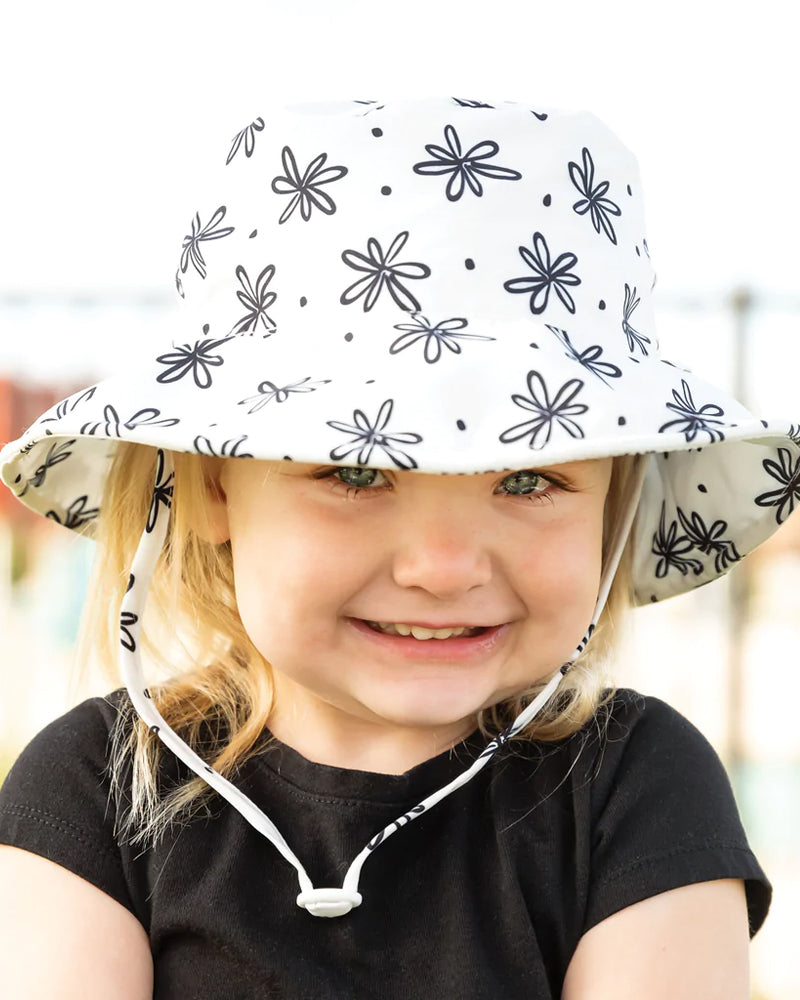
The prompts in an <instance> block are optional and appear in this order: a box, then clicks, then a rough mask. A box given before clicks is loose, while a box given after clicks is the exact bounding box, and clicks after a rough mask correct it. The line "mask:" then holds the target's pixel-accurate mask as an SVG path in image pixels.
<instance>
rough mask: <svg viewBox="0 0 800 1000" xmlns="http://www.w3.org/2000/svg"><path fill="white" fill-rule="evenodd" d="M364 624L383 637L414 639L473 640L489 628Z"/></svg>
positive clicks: (395, 623)
mask: <svg viewBox="0 0 800 1000" xmlns="http://www.w3.org/2000/svg"><path fill="white" fill-rule="evenodd" d="M364 624H365V625H366V626H367V627H368V628H371V629H372V631H373V632H380V633H382V634H383V635H396V636H402V637H404V638H407V637H409V636H410V637H411V638H413V639H421V640H423V641H424V640H427V639H438V640H442V639H472V638H474V637H475V636H478V635H483V634H484V632H486V631H487V630H488V628H489V626H486V625H479V626H468V625H451V626H448V627H446V628H425V627H424V626H423V625H406V624H404V623H403V622H373V621H368V620H366V619H365V620H364Z"/></svg>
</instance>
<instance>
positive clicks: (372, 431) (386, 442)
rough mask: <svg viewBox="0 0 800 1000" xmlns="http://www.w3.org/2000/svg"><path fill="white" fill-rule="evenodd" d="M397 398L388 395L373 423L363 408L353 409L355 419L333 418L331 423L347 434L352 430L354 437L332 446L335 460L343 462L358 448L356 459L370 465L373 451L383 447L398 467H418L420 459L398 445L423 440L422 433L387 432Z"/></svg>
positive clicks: (362, 463)
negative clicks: (339, 419)
mask: <svg viewBox="0 0 800 1000" xmlns="http://www.w3.org/2000/svg"><path fill="white" fill-rule="evenodd" d="M393 409H394V400H393V399H387V400H385V401H384V402H383V403H382V404H381V408H380V410H378V415H377V417H376V418H375V422H374V423H370V421H369V418H368V417H367V415H366V414H365V413H364V411H363V410H354V411H353V421H354V422H353V423H352V424H344V423H341V422H340V421H338V420H329V421H328V422H327V423H328V427H332V428H333V429H334V430H335V431H341V432H342V433H343V434H349V435H350V440H349V441H347V442H345V443H344V444H340V445H337V446H336V447H335V448H333V449H331V453H330V455H331V458H332V459H333V461H334V462H341V461H343V460H344V459H345V458H348V457H349V456H350V455H352V454H353V453H354V452H357V453H358V454H357V457H356V459H355V461H356V462H357V463H358V465H368V464H369V461H370V457H371V456H372V452H373V451H374V450H375V449H376V448H378V449H379V450H380V451H382V452H383V453H384V454H385V455H386V456H387V457H388V458H389V459H390V460H391V461H392V462H393V463H394V464H395V465H396V466H397V467H398V469H416V467H417V463H416V461H415V460H414V459H413V458H412V457H411V456H410V455H406V454H405V452H402V451H400V450H399V448H396V447H395V445H398V444H419V442H420V441H421V440H422V436H421V435H420V434H413V433H410V432H402V433H399V434H398V433H392V434H387V433H386V425H387V424H388V423H389V420H390V419H391V416H392V410H393Z"/></svg>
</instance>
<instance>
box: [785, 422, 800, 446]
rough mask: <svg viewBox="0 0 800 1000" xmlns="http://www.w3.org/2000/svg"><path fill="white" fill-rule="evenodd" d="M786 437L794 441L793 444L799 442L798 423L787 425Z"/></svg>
mask: <svg viewBox="0 0 800 1000" xmlns="http://www.w3.org/2000/svg"><path fill="white" fill-rule="evenodd" d="M787 436H788V438H789V440H790V441H794V443H795V444H800V424H792V425H791V426H790V427H789V433H788V435H787Z"/></svg>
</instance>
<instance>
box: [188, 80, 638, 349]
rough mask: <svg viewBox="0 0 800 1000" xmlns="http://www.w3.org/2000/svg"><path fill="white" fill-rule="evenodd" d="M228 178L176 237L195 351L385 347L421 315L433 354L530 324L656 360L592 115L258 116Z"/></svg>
mask: <svg viewBox="0 0 800 1000" xmlns="http://www.w3.org/2000/svg"><path fill="white" fill-rule="evenodd" d="M223 161H224V165H223ZM220 165H221V169H220V170H219V171H218V172H217V173H216V175H213V176H212V177H211V178H209V183H208V190H207V193H206V194H205V195H204V196H203V198H202V204H198V205H197V206H196V210H195V213H194V215H193V216H192V219H191V223H190V226H189V227H187V230H186V232H185V233H184V238H183V241H182V248H181V256H180V264H179V267H178V270H177V273H176V283H177V286H178V289H179V291H180V294H181V296H182V297H183V298H184V305H185V310H184V312H185V321H184V322H185V325H184V330H185V331H186V336H187V337H199V336H201V335H204V336H208V337H211V338H220V337H227V336H229V335H233V336H248V337H251V336H252V337H261V338H264V339H266V338H267V337H269V336H272V335H274V334H280V333H281V331H282V330H284V329H288V330H291V335H292V336H293V337H295V338H297V337H302V338H303V340H304V341H305V343H306V349H307V350H313V351H314V352H315V353H317V352H320V351H321V352H322V354H323V355H327V354H328V353H329V352H330V351H331V350H337V351H338V350H339V349H341V342H342V339H343V338H344V337H345V336H347V335H348V334H350V335H351V336H350V340H349V342H352V341H353V340H354V339H356V337H357V336H358V335H359V331H369V333H368V335H369V336H371V337H376V338H379V340H380V343H381V346H382V347H383V350H384V351H385V352H388V351H389V350H390V348H391V346H392V344H393V343H394V342H395V341H397V340H398V339H402V338H401V337H400V334H398V332H397V331H396V330H395V324H400V323H403V322H404V320H405V321H407V317H404V316H403V313H418V314H420V317H421V318H420V319H419V320H418V323H419V324H420V331H421V333H422V334H423V339H424V335H425V329H426V327H427V329H428V330H433V331H437V330H438V334H437V333H434V334H430V335H428V337H427V341H426V343H425V347H427V348H428V349H429V350H428V356H429V357H430V356H431V354H435V353H436V352H437V344H438V345H439V349H440V350H441V348H442V346H443V345H444V346H446V344H447V336H446V334H447V333H448V331H451V332H452V333H453V334H457V333H458V332H459V331H461V333H462V334H470V333H475V334H478V335H484V336H491V335H492V329H494V331H495V333H496V332H497V330H500V329H503V328H505V327H507V326H508V325H510V326H511V327H514V326H525V325H527V324H529V323H530V320H531V318H532V317H535V318H541V320H543V321H544V322H545V323H547V324H550V325H552V326H555V327H556V328H557V329H559V330H564V331H566V333H567V337H568V338H569V339H570V340H571V342H572V343H574V344H578V345H580V346H581V349H584V348H586V347H589V346H591V345H599V346H602V347H604V348H606V349H610V350H611V351H612V352H616V353H617V354H618V355H622V354H625V353H626V351H632V352H633V353H635V354H637V355H638V356H639V358H640V359H644V358H652V357H653V356H654V355H655V353H656V350H657V344H656V339H655V335H654V328H653V320H652V310H651V303H650V297H651V289H652V286H653V283H654V275H653V270H652V266H651V263H650V258H649V255H648V252H647V242H646V239H645V235H644V234H645V230H644V218H643V207H642V198H641V187H640V183H639V172H638V166H637V164H636V160H635V158H634V157H633V155H632V154H631V153H630V152H629V150H628V149H627V148H626V147H625V146H624V145H623V144H622V143H621V142H620V141H619V140H618V139H617V137H616V136H615V135H614V134H613V133H612V132H611V131H610V130H609V129H608V128H607V127H606V126H605V125H603V124H602V123H601V122H600V121H599V120H598V119H597V118H595V117H594V116H593V115H590V114H587V113H582V112H578V113H576V112H563V111H554V110H549V109H548V110H546V111H545V110H541V109H538V108H536V109H534V108H530V107H527V106H524V105H521V104H516V103H510V102H504V103H500V104H494V105H488V104H486V103H483V102H476V101H465V100H461V99H455V98H442V99H430V100H418V101H393V102H383V103H377V102H357V101H352V102H330V103H321V104H320V103H317V104H307V105H299V106H295V107H292V108H288V109H275V110H269V109H265V111H264V114H263V115H262V116H260V117H258V118H256V119H254V120H253V121H252V122H251V123H249V124H248V125H246V126H245V127H244V128H242V129H241V130H240V131H239V132H238V133H237V134H236V135H235V137H234V138H233V141H232V143H231V144H230V146H229V147H228V148H226V149H225V151H224V154H222V152H221V154H220ZM459 320H463V321H465V323H464V325H461V326H458V325H456V322H457V321H459ZM476 323H477V324H478V326H479V327H480V329H477V328H474V327H475V324H476ZM440 324H449V325H445V326H444V327H443V328H442V327H441V326H440ZM578 331H580V333H578ZM413 332H414V331H413V330H407V331H401V333H407V334H409V336H408V337H407V338H406V340H409V341H410V340H411V334H413ZM570 334H573V336H572V337H571V338H570ZM522 335H523V336H524V334H522ZM554 336H558V334H554ZM359 340H361V338H360V337H359ZM459 340H460V345H459V346H461V348H462V349H463V350H465V351H466V348H467V340H468V337H466V336H462V337H461V338H458V337H456V336H453V337H452V338H451V344H458V343H459ZM362 346H363V342H362ZM470 346H472V345H470ZM358 349H359V348H358V346H357V345H356V346H355V347H354V348H351V350H350V353H351V354H353V353H355V352H356V351H357V350H358ZM403 349H404V348H403V345H402V343H401V344H400V345H399V348H398V353H399V352H401V351H402V350H403ZM476 357H477V352H476ZM376 360H377V359H376ZM385 363H386V359H385V358H384V359H383V364H385ZM482 363H483V362H482Z"/></svg>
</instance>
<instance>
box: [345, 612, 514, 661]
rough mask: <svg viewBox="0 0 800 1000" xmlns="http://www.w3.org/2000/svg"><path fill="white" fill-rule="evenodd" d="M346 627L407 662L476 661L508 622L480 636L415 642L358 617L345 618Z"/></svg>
mask: <svg viewBox="0 0 800 1000" xmlns="http://www.w3.org/2000/svg"><path fill="white" fill-rule="evenodd" d="M347 620H348V622H349V623H350V625H352V627H353V628H354V629H355V630H356V632H358V633H359V635H363V636H364V637H365V638H366V639H369V640H370V641H371V642H374V643H375V644H376V646H378V647H379V648H382V649H384V650H386V651H387V652H391V653H393V654H395V655H396V656H403V657H406V658H408V659H410V660H429V661H430V660H457V661H464V660H470V659H477V658H479V657H482V656H485V655H486V654H487V653H491V652H492V651H493V650H494V649H495V648H496V647H497V645H498V644H499V643H500V642H501V641H502V640H503V638H504V637H505V635H506V633H507V632H508V630H509V628H510V623H509V622H506V623H505V624H504V625H495V626H493V627H492V628H487V629H486V630H485V631H484V632H481V633H480V635H474V636H471V637H468V636H458V637H455V638H452V639H415V638H414V636H413V635H408V636H406V635H387V634H386V633H385V632H378V631H376V630H375V629H373V628H370V627H369V625H367V624H366V622H364V621H362V620H361V619H360V618H348V619H347Z"/></svg>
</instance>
